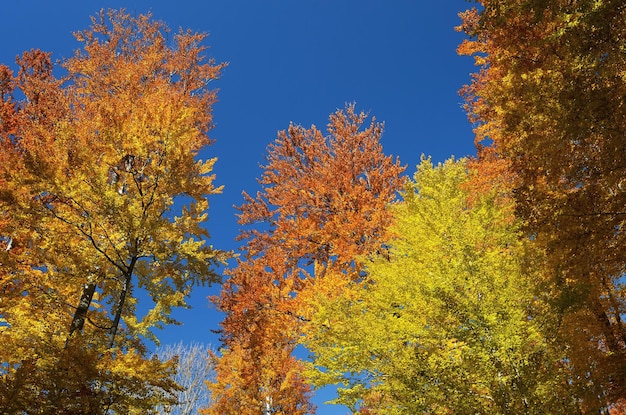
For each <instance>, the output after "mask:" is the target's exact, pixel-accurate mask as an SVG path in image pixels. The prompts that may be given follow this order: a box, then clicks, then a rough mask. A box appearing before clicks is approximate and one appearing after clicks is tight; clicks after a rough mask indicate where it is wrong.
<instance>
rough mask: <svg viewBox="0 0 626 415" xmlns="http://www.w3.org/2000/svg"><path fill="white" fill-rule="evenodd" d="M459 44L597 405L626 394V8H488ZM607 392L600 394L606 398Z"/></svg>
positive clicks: (613, 4)
mask: <svg viewBox="0 0 626 415" xmlns="http://www.w3.org/2000/svg"><path fill="white" fill-rule="evenodd" d="M479 3H480V5H481V6H482V7H481V10H480V11H478V10H476V9H474V10H470V11H468V12H465V13H463V14H462V18H463V24H462V26H461V27H460V30H463V31H464V32H465V33H467V34H468V35H469V36H470V39H469V40H467V41H465V42H464V43H463V44H462V45H461V46H460V48H459V52H460V53H462V54H467V55H473V56H475V59H476V64H477V65H478V66H480V72H478V73H477V74H476V75H475V76H474V80H473V82H472V84H471V85H469V86H468V87H466V88H465V90H464V94H465V96H466V98H467V108H468V110H469V113H470V118H471V120H472V121H473V122H475V123H476V140H477V142H479V143H481V144H482V145H489V146H490V149H489V150H488V153H489V154H491V155H495V156H496V158H497V159H499V161H500V162H501V163H500V164H501V165H502V166H505V169H506V175H507V176H508V177H509V178H510V183H511V185H512V191H513V194H514V195H515V199H516V202H517V212H518V214H519V215H520V216H521V217H522V218H523V219H525V221H526V222H527V233H528V234H529V235H531V236H532V237H533V238H534V239H535V241H536V242H537V243H538V244H540V245H541V246H543V247H544V248H545V249H546V250H547V253H548V258H549V264H548V267H547V268H546V270H545V273H544V278H545V280H546V282H547V285H546V291H548V292H550V293H551V295H552V297H553V302H554V305H555V306H556V307H557V308H558V313H559V314H560V315H562V324H561V326H560V330H559V335H560V336H561V338H562V339H563V340H564V341H565V342H567V344H568V346H569V347H570V348H571V353H570V354H571V356H570V358H571V361H572V363H573V364H574V366H575V367H576V368H577V371H578V377H577V378H576V379H577V380H576V381H577V382H580V383H581V384H588V385H593V388H592V390H591V391H590V393H589V395H588V396H587V397H586V402H587V403H588V405H589V410H590V411H594V410H597V408H598V407H599V406H603V405H604V404H605V403H606V402H615V401H616V400H617V399H619V398H624V397H625V396H626V326H625V325H624V322H623V320H622V319H623V315H624V313H625V312H626V293H625V291H624V283H623V276H624V273H625V272H626V256H625V253H624V250H623V249H622V247H623V246H624V243H625V242H626V239H625V238H626V236H625V233H624V232H623V229H624V221H625V220H626V212H625V211H624V206H625V205H626V192H625V191H624V190H625V187H624V180H623V178H624V174H625V173H626V170H625V169H626V165H625V164H624V156H625V155H626V153H625V151H626V147H625V146H624V143H625V141H624V135H625V133H626V122H625V121H626V105H625V104H626V102H625V98H624V97H626V78H625V76H624V74H625V72H624V67H626V54H625V53H624V51H625V49H624V39H625V38H626V23H625V22H626V8H625V7H624V5H623V2H621V1H611V0H597V1H596V0H573V1H569V0H568V1H564V0H559V1H550V2H547V1H542V0H506V1H491V0H485V1H480V2H479ZM598 397H600V399H598Z"/></svg>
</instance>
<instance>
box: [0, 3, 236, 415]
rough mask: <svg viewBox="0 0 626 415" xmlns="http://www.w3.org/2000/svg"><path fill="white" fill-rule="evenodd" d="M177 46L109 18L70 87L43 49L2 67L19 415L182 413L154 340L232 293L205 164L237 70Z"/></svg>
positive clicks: (144, 19) (72, 62)
mask: <svg viewBox="0 0 626 415" xmlns="http://www.w3.org/2000/svg"><path fill="white" fill-rule="evenodd" d="M169 36H170V35H169V34H168V29H167V28H166V26H165V25H164V24H162V23H159V22H155V21H152V20H151V19H150V16H138V17H131V16H130V15H128V14H126V13H125V12H123V11H110V12H108V13H104V12H102V13H101V14H100V15H99V16H96V17H95V18H93V19H92V26H91V29H90V30H86V31H82V32H78V33H77V34H76V38H77V39H78V40H79V41H80V42H82V44H83V47H82V48H81V49H80V50H78V51H77V52H76V54H75V55H74V56H73V57H71V58H69V59H67V60H65V61H63V62H62V67H63V69H64V70H65V72H64V75H63V76H61V77H58V76H57V75H56V70H55V65H54V64H53V63H52V61H51V59H50V54H48V53H44V52H41V51H37V50H33V51H30V52H26V53H24V54H23V55H22V57H21V58H19V59H18V62H17V63H18V66H19V71H18V72H17V74H14V73H13V72H12V71H11V70H10V69H9V68H8V67H6V66H0V99H1V100H0V214H1V215H2V216H1V217H0V220H1V221H2V229H1V232H2V237H1V239H0V241H1V242H0V244H1V246H2V248H3V249H2V250H1V253H0V264H1V265H0V278H1V280H2V281H1V282H2V283H1V287H2V288H1V289H2V293H1V296H0V342H1V343H2V348H1V350H0V360H1V365H0V376H1V377H0V407H2V408H3V411H4V413H55V414H56V413H90V414H97V413H145V412H146V411H147V410H148V408H152V407H154V405H156V404H157V403H163V402H168V401H170V400H171V399H172V395H171V392H173V391H174V390H175V389H176V385H175V384H174V383H173V382H172V381H171V380H170V375H171V374H172V371H173V370H174V361H171V362H160V361H158V360H151V359H147V358H146V355H145V347H144V346H143V343H142V338H154V335H153V334H152V332H151V328H154V327H162V326H163V325H164V324H168V323H172V319H171V317H170V312H171V309H172V307H180V306H182V307H184V306H185V305H186V303H185V297H186V296H187V295H188V294H189V293H190V290H191V289H192V287H193V286H194V285H195V284H204V283H210V282H213V281H216V280H217V277H216V275H215V273H214V271H213V270H212V268H213V264H214V263H215V262H216V261H219V260H221V259H223V258H224V257H225V254H224V253H222V252H220V251H218V250H215V249H213V248H212V247H211V246H208V245H207V244H206V239H207V237H208V235H207V232H206V230H205V229H204V228H203V227H202V223H203V222H204V221H205V220H206V217H207V214H206V211H207V208H208V201H207V196H208V195H210V194H215V193H218V192H219V191H220V188H219V187H215V186H214V185H213V175H211V174H210V173H211V170H212V166H213V163H214V161H215V159H211V160H207V161H198V160H196V156H197V154H198V152H199V151H200V150H201V149H202V148H204V147H205V146H207V145H208V144H209V143H210V140H209V138H208V137H207V132H208V131H209V129H210V128H211V125H212V115H211V108H212V105H213V103H214V102H215V99H216V97H215V93H214V92H213V91H212V90H210V89H209V88H208V87H207V84H208V82H209V81H211V80H213V79H216V78H217V77H218V75H219V71H220V69H221V68H222V67H223V65H217V64H215V63H213V62H211V61H205V60H204V57H203V50H204V48H203V47H202V46H201V42H202V40H203V39H204V35H200V34H194V33H191V32H183V31H180V32H178V33H176V34H174V35H173V36H172V39H173V43H172V44H171V45H168V41H167V39H168V37H169ZM182 196H185V197H186V198H185V199H183V200H181V202H180V203H181V204H184V206H183V207H182V211H178V209H174V201H175V200H178V199H179V198H180V197H182ZM176 206H180V205H178V204H177V205H176ZM141 291H143V292H145V294H146V295H144V296H142V297H144V298H146V299H148V298H151V299H152V306H151V307H150V306H149V304H147V305H146V308H147V309H148V311H147V312H146V313H145V314H144V315H142V316H140V315H139V314H138V312H137V304H138V294H139V293H140V292H141ZM147 301H148V302H149V300H147Z"/></svg>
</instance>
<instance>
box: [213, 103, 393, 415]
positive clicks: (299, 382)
mask: <svg viewBox="0 0 626 415" xmlns="http://www.w3.org/2000/svg"><path fill="white" fill-rule="evenodd" d="M366 119H367V116H366V115H365V114H363V113H361V114H359V113H357V112H356V111H355V108H354V106H353V105H350V106H348V107H347V108H346V109H345V110H343V111H341V110H340V111H337V112H336V113H334V114H332V115H331V116H330V120H329V124H328V135H324V134H323V132H322V131H320V130H318V129H317V128H316V127H315V126H313V127H311V128H310V129H306V128H303V127H300V126H295V125H291V126H290V127H289V129H288V130H287V131H283V132H281V133H279V135H278V138H277V140H276V141H275V142H274V143H272V144H271V145H270V146H269V155H268V157H267V164H266V166H265V169H264V173H263V175H262V177H261V179H260V184H261V185H262V191H260V192H259V193H258V194H257V195H256V197H252V196H249V195H247V194H245V193H244V198H245V201H246V202H245V203H244V205H242V206H241V207H240V210H241V215H240V223H242V224H243V225H255V224H259V223H261V224H263V225H264V227H263V228H261V230H259V228H258V227H255V228H252V229H246V230H245V231H244V232H243V233H242V238H244V239H247V245H246V256H245V258H244V259H242V260H240V261H239V263H238V264H237V267H236V268H234V269H232V270H230V271H229V279H228V280H227V281H225V283H224V286H223V290H222V293H221V296H220V297H219V298H217V299H215V301H216V303H217V304H218V306H219V308H220V309H221V310H222V311H224V312H225V313H226V317H225V319H224V321H223V322H222V328H223V341H224V346H225V348H224V349H223V352H222V355H221V356H220V357H218V358H217V359H218V360H217V366H216V380H215V382H213V383H212V384H211V385H210V387H211V390H212V392H213V396H214V398H215V403H214V404H213V406H211V407H210V408H208V412H207V413H210V414H223V413H242V414H248V413H249V414H257V413H259V411H261V412H266V413H280V414H306V413H311V411H313V407H312V405H311V404H310V402H309V395H310V387H309V385H308V382H307V380H306V378H305V377H304V369H303V364H302V362H300V361H298V360H297V359H296V358H295V357H294V356H293V355H292V354H293V351H294V349H295V346H296V344H297V339H298V337H299V335H300V333H301V330H302V329H301V326H302V323H303V317H302V316H303V315H304V314H305V313H306V307H305V306H304V303H303V302H302V301H301V296H306V295H308V294H305V293H306V292H308V291H310V290H313V291H315V290H316V288H315V285H316V284H317V281H318V279H319V278H320V277H322V276H323V275H325V274H327V273H328V272H331V271H329V270H332V272H334V273H340V274H341V275H342V278H343V279H344V280H346V281H349V280H351V279H358V278H359V272H358V271H359V269H360V266H359V264H358V262H357V261H356V258H357V256H358V255H367V254H369V253H371V252H373V251H375V250H377V249H380V248H381V244H382V239H383V238H384V235H386V232H387V230H386V228H387V226H388V225H389V224H390V221H391V215H390V214H389V212H388V209H387V207H388V205H389V204H390V203H391V202H392V201H393V200H394V199H395V193H396V191H397V190H398V189H399V187H400V184H401V183H400V178H399V175H400V173H401V172H402V171H403V167H401V166H400V165H399V162H398V161H395V162H394V161H393V159H392V158H391V157H389V156H385V155H384V154H383V152H382V147H381V145H380V137H381V134H382V125H380V124H377V123H375V122H374V121H373V120H372V121H371V123H369V125H368V124H365V121H366ZM335 289H340V287H339V286H337V287H335Z"/></svg>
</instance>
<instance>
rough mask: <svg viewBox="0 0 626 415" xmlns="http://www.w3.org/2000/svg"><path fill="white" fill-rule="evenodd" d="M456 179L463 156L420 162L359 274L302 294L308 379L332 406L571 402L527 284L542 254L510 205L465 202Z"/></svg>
mask: <svg viewBox="0 0 626 415" xmlns="http://www.w3.org/2000/svg"><path fill="white" fill-rule="evenodd" d="M467 180H468V173H467V167H466V163H465V162H464V161H458V162H454V161H452V160H449V161H447V162H446V163H444V164H442V165H439V166H436V167H435V166H433V165H432V164H431V163H430V161H429V160H428V159H425V160H423V161H422V163H421V164H420V166H419V167H418V171H417V173H416V174H415V182H409V183H407V185H406V189H405V192H404V194H403V196H404V201H403V202H402V203H400V204H397V205H395V206H394V210H393V211H394V213H395V216H396V220H397V222H396V223H395V225H394V226H393V228H392V230H393V231H394V233H395V235H396V237H395V238H394V239H392V240H390V241H389V244H390V249H389V251H388V253H385V254H384V255H377V256H376V257H374V258H372V260H371V261H368V262H366V264H365V265H366V267H365V271H366V273H367V277H366V278H364V279H363V280H362V281H358V282H351V283H349V284H345V283H344V284H343V287H342V289H341V290H340V291H339V292H338V293H336V294H334V295H330V296H329V295H327V294H325V293H322V294H317V295H313V296H311V297H310V299H309V302H310V303H311V304H313V305H314V306H313V307H312V308H311V310H312V314H311V315H310V320H311V321H310V323H309V324H308V325H307V330H306V331H305V337H303V340H302V341H303V343H304V344H305V345H306V346H307V347H308V348H309V349H310V350H311V351H312V353H313V361H312V363H311V367H310V370H309V374H310V375H311V376H312V379H313V380H314V383H315V384H316V385H320V386H321V385H327V384H340V386H341V390H340V394H339V398H338V399H337V400H336V402H338V403H343V404H346V405H348V406H350V407H352V408H356V407H358V406H360V407H361V409H362V411H363V412H364V413H380V414H405V413H406V414H414V413H490V414H493V413H537V414H543V413H546V411H547V412H550V413H570V412H568V411H569V410H571V409H573V408H575V404H576V402H575V400H574V399H572V398H571V397H570V396H569V395H568V393H569V392H568V388H567V377H566V376H567V373H566V371H565V370H562V369H561V368H562V367H563V365H564V362H563V361H562V360H561V356H559V355H558V354H555V353H554V350H553V349H552V346H551V345H550V341H549V338H548V337H546V335H547V334H548V333H547V332H546V331H544V330H546V328H547V327H548V326H549V325H550V324H552V321H551V320H550V318H551V317H549V316H543V315H541V311H543V306H542V304H541V302H540V300H539V299H538V298H537V296H536V293H535V291H534V288H535V286H534V280H535V278H536V265H537V264H539V263H540V262H539V261H540V260H541V255H540V254H539V253H538V252H533V250H532V249H530V248H529V247H528V246H526V244H525V243H522V242H520V240H519V233H518V231H517V229H516V227H515V225H514V222H513V221H512V217H511V212H512V211H511V209H510V208H507V206H506V205H507V203H510V202H506V199H505V198H503V196H502V195H501V194H500V193H499V192H497V191H492V192H488V193H483V194H474V195H473V198H472V199H470V198H469V193H468V190H467V187H466V183H467ZM470 200H471V204H470ZM533 267H535V268H534V269H533ZM325 279H327V280H328V281H329V285H330V286H333V285H334V282H332V280H333V279H337V276H333V275H328V274H327V275H326V276H325ZM322 284H323V281H322V282H321V283H320V284H319V285H322ZM548 408H550V409H548Z"/></svg>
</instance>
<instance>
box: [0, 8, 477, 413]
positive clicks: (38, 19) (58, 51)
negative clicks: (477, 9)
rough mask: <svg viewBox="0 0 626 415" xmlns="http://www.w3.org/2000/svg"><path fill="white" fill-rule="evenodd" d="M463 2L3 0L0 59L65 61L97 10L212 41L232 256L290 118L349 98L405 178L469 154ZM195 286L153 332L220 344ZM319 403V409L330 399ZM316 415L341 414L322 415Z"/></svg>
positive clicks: (219, 170) (214, 228) (215, 208)
mask: <svg viewBox="0 0 626 415" xmlns="http://www.w3.org/2000/svg"><path fill="white" fill-rule="evenodd" d="M471 5H472V4H471V2H468V1H463V0H445V1H417V0H387V1H384V0H377V1H373V0H361V1H354V0H339V1H337V0H335V1H332V0H265V1H261V0H248V1H244V0H221V1H214V0H196V1H190V0H177V1H172V0H158V1H146V0H144V1H140V0H134V1H132V0H126V1H124V0H120V1H87V0H82V1H68V0H65V1H54V2H52V1H47V0H22V1H7V2H3V4H2V11H1V17H0V18H1V21H2V24H0V63H4V64H9V65H14V62H15V56H16V55H18V54H20V53H21V52H23V51H25V50H29V49H31V48H39V49H42V50H45V51H51V52H53V58H56V59H61V58H64V57H69V56H71V55H72V54H73V50H74V49H76V48H77V47H78V46H79V44H78V43H77V42H76V41H75V40H74V38H73V36H72V32H74V31H77V30H81V29H85V28H87V27H88V26H89V23H90V20H89V16H91V15H94V14H96V13H97V12H98V11H99V10H100V9H101V8H120V7H123V8H126V9H127V10H128V11H129V12H132V13H137V14H138V13H145V12H148V11H150V12H152V14H153V15H154V18H156V19H159V20H162V21H164V22H165V23H167V25H168V26H169V27H170V28H172V29H178V28H179V27H182V28H184V29H186V28H190V29H192V30H194V31H199V32H207V33H209V34H210V36H209V38H208V40H207V42H206V43H207V45H208V46H209V47H210V49H209V51H208V55H209V56H210V57H212V58H214V59H215V60H216V61H218V62H223V61H226V62H229V66H228V67H227V68H226V69H225V70H224V72H223V75H222V77H221V78H220V79H219V80H218V81H216V82H215V83H214V87H215V88H218V89H219V95H218V98H219V102H218V103H217V104H216V105H215V108H214V121H215V124H216V127H215V129H214V130H213V131H212V133H211V137H212V138H213V139H214V140H215V144H214V145H212V146H211V147H210V148H208V149H207V150H206V151H205V152H204V153H203V154H202V157H203V158H209V157H218V163H217V165H216V168H215V173H216V174H217V180H216V182H217V183H219V184H223V185H225V189H224V193H223V194H221V195H218V196H214V197H213V198H212V199H211V200H210V202H211V207H210V210H209V215H210V219H209V222H208V228H209V231H210V233H211V235H212V240H211V243H212V244H213V245H214V246H215V247H217V248H222V249H236V248H237V247H238V243H237V242H235V237H236V236H237V232H238V229H239V227H238V225H237V223H236V218H235V213H236V212H235V210H234V208H233V205H239V204H241V202H242V198H241V191H242V190H246V191H248V192H249V193H253V192H255V191H256V189H257V184H256V178H257V177H258V176H259V175H260V173H261V169H260V168H259V165H260V164H262V163H263V161H264V157H265V154H266V147H267V145H268V144H269V143H270V142H271V141H273V140H274V139H275V138H276V134H277V132H278V131H279V130H282V129H285V128H287V127H288V125H289V123H290V122H294V123H296V124H301V125H304V126H306V127H309V126H310V125H311V124H316V125H317V126H318V127H323V126H325V125H326V123H327V119H328V115H329V114H330V113H332V112H334V111H335V110H336V109H338V108H343V107H344V105H345V103H347V102H356V105H357V109H359V110H363V111H366V112H369V113H370V114H371V115H374V116H376V118H377V120H379V121H382V122H384V123H385V133H384V135H383V139H382V142H383V148H384V151H385V153H387V154H393V155H394V156H399V157H400V159H401V161H402V163H403V164H405V165H408V168H407V173H408V174H413V172H414V171H415V166H416V165H417V163H419V159H420V156H421V155H422V154H426V155H430V156H432V157H433V159H434V160H435V161H443V160H445V159H446V158H448V157H450V156H452V155H454V156H456V157H462V156H465V155H471V154H474V146H473V135H472V131H471V125H470V124H469V123H468V121H467V117H466V115H465V113H464V111H463V109H462V108H461V103H462V99H461V98H460V97H459V95H458V93H457V92H458V90H459V89H460V88H461V87H462V86H463V84H465V83H467V82H469V80H470V73H471V72H473V71H474V69H475V68H474V66H473V64H472V60H471V59H470V58H467V57H459V56H457V55H456V47H457V45H458V44H459V43H460V42H461V40H462V39H463V36H462V35H461V34H459V33H456V32H455V31H454V26H456V25H458V24H459V22H460V20H459V18H458V16H457V14H458V13H459V12H460V11H463V10H465V9H467V8H468V7H471ZM218 289H219V287H213V288H210V289H202V288H199V289H198V290H197V291H196V292H195V293H194V295H193V296H192V299H191V303H192V305H193V309H191V310H183V311H180V312H177V313H176V316H177V317H178V318H179V320H181V321H182V322H183V325H182V326H177V327H172V328H168V329H166V330H164V331H162V332H160V333H158V334H159V337H160V338H161V339H162V342H164V343H173V342H177V341H179V340H183V341H200V342H204V343H212V344H214V345H217V344H218V340H217V336H216V335H215V334H214V333H212V332H211V331H210V330H211V329H217V328H218V322H219V320H220V318H221V317H220V316H219V314H218V313H217V312H216V311H215V310H213V309H212V308H211V307H210V305H209V304H208V301H207V300H206V297H207V295H209V294H215V293H217V292H218ZM326 395H327V394H322V396H321V397H320V398H319V399H316V402H317V403H318V405H320V401H321V400H323V399H325V398H326ZM318 413H319V414H331V413H339V414H343V413H345V411H342V410H340V409H337V408H335V409H333V408H330V407H323V406H321V405H320V408H319V411H318Z"/></svg>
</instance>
